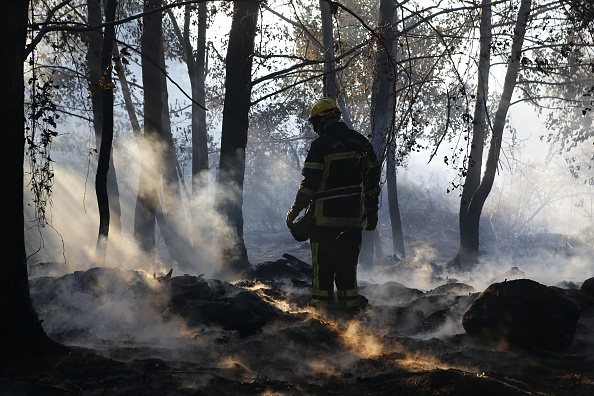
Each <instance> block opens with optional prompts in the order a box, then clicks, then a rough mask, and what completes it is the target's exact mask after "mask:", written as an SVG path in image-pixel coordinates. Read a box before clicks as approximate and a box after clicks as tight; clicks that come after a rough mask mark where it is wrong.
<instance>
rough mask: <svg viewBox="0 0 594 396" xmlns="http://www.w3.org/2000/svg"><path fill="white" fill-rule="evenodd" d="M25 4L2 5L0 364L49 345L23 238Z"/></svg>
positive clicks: (19, 0) (24, 1)
mask: <svg viewBox="0 0 594 396" xmlns="http://www.w3.org/2000/svg"><path fill="white" fill-rule="evenodd" d="M28 4H29V2H28V1H27V0H13V1H5V2H2V3H1V5H0V15H1V17H0V19H1V21H0V47H2V48H3V50H2V51H0V64H1V65H3V66H2V73H0V86H2V87H3V92H2V95H0V119H1V120H2V127H1V128H0V133H1V135H2V144H0V158H2V166H1V167H0V180H2V190H3V191H4V193H2V194H0V224H2V235H1V237H0V258H1V262H0V318H2V320H1V321H0V364H1V365H2V367H5V368H9V367H10V365H11V364H12V362H11V361H10V359H11V357H12V356H14V355H15V354H16V353H21V352H23V350H28V349H33V348H37V347H39V346H40V345H44V344H49V339H48V338H47V336H46V334H45V332H44V330H43V328H42V327H41V324H40V322H39V319H38V317H37V314H36V313H35V310H34V309H33V306H32V304H31V299H30V296H29V282H28V278H27V264H26V261H27V259H26V253H25V238H24V228H25V224H24V211H23V198H24V197H23V187H24V186H23V176H24V175H23V162H24V151H25V134H24V124H25V114H24V110H23V109H24V80H23V72H24V68H23V64H24V61H25V59H24V56H25V39H26V34H27V28H26V27H27V13H28Z"/></svg>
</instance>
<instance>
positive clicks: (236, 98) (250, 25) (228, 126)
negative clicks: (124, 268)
mask: <svg viewBox="0 0 594 396" xmlns="http://www.w3.org/2000/svg"><path fill="white" fill-rule="evenodd" d="M233 7H234V12H233V19H232V22H231V31H230V33H229V46H228V49H227V60H226V65H227V66H226V80H225V100H224V108H223V126H222V134H221V157H220V161H219V176H218V183H219V185H218V198H219V202H218V203H219V208H220V211H221V214H222V215H223V217H224V218H225V220H227V222H228V224H229V225H230V227H231V230H230V231H231V234H232V235H231V236H230V238H229V239H228V240H222V243H223V244H224V246H223V257H222V260H223V262H222V263H221V268H220V273H221V276H226V277H229V276H233V274H234V273H236V272H241V271H243V270H245V269H247V268H248V267H249V261H248V256H247V249H246V247H245V243H244V239H243V210H242V206H243V182H244V177H245V148H246V146H247V137H248V135H247V133H248V126H249V121H248V112H249V110H250V96H251V89H252V85H251V74H252V55H253V52H254V39H255V36H256V28H257V25H258V12H259V5H258V2H257V1H254V0H247V1H236V2H234V3H233Z"/></svg>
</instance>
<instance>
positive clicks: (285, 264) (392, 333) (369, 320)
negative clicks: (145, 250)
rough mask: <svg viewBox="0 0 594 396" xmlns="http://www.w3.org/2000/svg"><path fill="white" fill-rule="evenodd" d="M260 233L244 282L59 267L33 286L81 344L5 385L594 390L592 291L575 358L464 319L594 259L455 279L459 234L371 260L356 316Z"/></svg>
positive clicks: (61, 390)
mask: <svg viewBox="0 0 594 396" xmlns="http://www.w3.org/2000/svg"><path fill="white" fill-rule="evenodd" d="M288 238H290V236H289V237H288ZM246 242H247V245H248V249H249V252H250V260H251V262H252V263H258V264H257V265H255V266H254V271H253V272H252V273H251V276H250V277H249V279H244V280H240V281H236V282H232V283H227V282H221V281H219V280H216V279H210V278H209V277H206V278H203V277H201V276H189V275H181V274H176V273H175V272H174V273H173V276H172V277H171V278H167V277H163V276H157V277H155V276H153V274H147V273H144V272H142V271H127V270H119V269H116V268H89V269H87V270H84V271H77V272H74V273H66V274H60V273H59V271H58V270H56V269H55V268H54V269H52V267H51V265H46V267H45V271H46V273H45V274H38V275H39V276H36V277H33V278H32V279H31V280H30V283H31V295H32V300H33V303H34V306H35V308H36V310H37V312H38V314H39V317H40V319H42V320H43V321H44V322H43V325H44V328H45V330H46V332H47V333H48V335H49V336H50V338H51V339H53V340H55V341H57V342H59V343H61V344H63V345H66V346H67V349H57V350H55V351H54V352H52V353H46V354H44V355H43V356H42V357H39V356H38V357H29V356H22V357H21V358H20V359H16V360H15V361H14V364H13V365H12V366H11V367H10V368H8V369H7V370H5V372H4V373H2V375H1V376H0V394H2V395H4V394H6V395H66V394H84V395H98V394H101V395H129V394H138V395H186V394H188V395H190V394H191V395H397V394H398V395H438V394H439V395H572V396H574V395H575V396H582V395H594V304H590V303H591V302H592V300H584V301H582V302H581V303H580V307H581V309H582V314H581V317H580V321H579V322H578V326H577V331H576V334H575V338H574V341H573V344H572V345H571V346H570V347H568V348H567V349H566V350H563V351H554V352H553V351H546V350H540V349H536V348H529V349H517V348H513V347H510V346H509V345H497V346H493V345H483V344H481V343H480V342H478V341H476V340H473V339H471V338H469V337H468V336H467V335H466V333H465V332H464V329H463V327H462V324H461V319H462V315H463V314H464V312H465V311H466V310H467V309H468V307H469V306H470V305H471V304H472V302H473V301H474V299H475V298H476V297H477V295H478V294H479V293H480V292H481V291H482V290H484V288H485V287H486V286H487V285H488V284H489V283H491V282H494V281H502V280H503V279H513V278H516V277H524V276H525V277H529V278H537V279H536V280H537V281H543V280H542V279H539V277H543V276H544V275H543V274H546V280H548V281H549V283H551V279H553V278H555V276H557V277H558V279H556V282H554V285H555V286H558V287H561V288H568V289H571V288H574V289H576V288H579V286H580V283H581V282H583V281H585V280H586V279H588V278H590V277H592V276H594V274H593V273H591V270H592V263H591V262H589V263H586V264H583V263H584V262H583V261H576V257H570V256H568V255H566V254H561V255H559V254H558V253H554V254H552V255H551V256H550V257H553V259H554V260H556V261H557V266H558V267H565V269H566V270H565V271H564V272H563V271H560V272H558V273H557V274H554V273H552V272H549V269H550V266H549V265H547V264H546V263H544V262H543V261H542V259H539V260H533V261H531V260H529V259H528V258H527V257H526V256H522V257H521V258H519V259H517V260H516V261H513V260H512V261H509V260H506V261H505V262H502V263H501V264H500V265H499V266H497V265H495V264H493V263H492V262H491V263H490V264H489V266H488V267H487V264H481V266H482V267H481V268H479V269H478V271H477V272H474V273H465V274H452V273H449V272H447V271H446V270H445V268H444V263H443V262H440V261H439V260H434V259H435V258H437V259H439V255H437V256H435V255H434V253H431V252H435V251H439V252H441V253H442V255H444V256H445V255H449V254H450V253H451V252H450V251H447V250H445V249H446V247H445V245H448V246H451V244H450V242H451V241H447V242H448V243H447V244H444V247H439V246H437V247H436V246H433V247H428V246H427V245H426V244H424V243H423V242H422V241H421V240H412V239H410V240H407V241H406V242H407V246H409V247H410V257H411V258H410V259H407V260H405V261H402V262H399V261H395V260H393V259H391V258H389V257H386V258H385V259H382V260H380V261H379V262H378V263H376V266H375V267H374V268H373V269H364V268H362V269H361V271H360V289H361V290H360V294H361V295H363V296H365V298H364V299H362V301H363V302H364V303H366V305H365V308H364V309H363V310H362V311H361V312H359V313H356V314H351V313H347V312H342V311H340V310H339V309H337V308H336V309H331V310H330V311H321V310H316V309H313V308H311V307H309V306H308V299H309V294H310V289H309V288H308V282H309V280H310V277H311V268H310V267H309V268H308V267H307V265H304V264H303V262H305V263H310V262H311V261H310V259H309V250H308V246H307V244H299V243H295V242H293V241H291V240H290V239H287V235H285V234H282V235H280V234H278V235H277V234H274V233H270V234H267V233H254V234H252V235H249V236H248V237H247V240H246ZM454 246H455V244H454ZM444 251H445V253H444ZM285 253H289V254H290V256H285V258H283V254H285ZM293 257H295V258H297V259H295V258H293ZM589 257H592V256H591V255H590V256H589ZM518 262H520V263H524V265H523V266H519V265H518ZM512 266H518V267H519V268H518V269H512ZM570 266H575V267H577V269H576V273H577V275H573V273H571V274H570V273H569V272H568V271H567V268H569V267H570ZM588 271H590V272H589V273H588ZM41 275H44V276H41ZM161 275H163V274H161ZM456 275H457V276H456ZM580 276H581V277H583V279H581V281H580V279H578V278H579V277H580ZM576 277H577V278H576Z"/></svg>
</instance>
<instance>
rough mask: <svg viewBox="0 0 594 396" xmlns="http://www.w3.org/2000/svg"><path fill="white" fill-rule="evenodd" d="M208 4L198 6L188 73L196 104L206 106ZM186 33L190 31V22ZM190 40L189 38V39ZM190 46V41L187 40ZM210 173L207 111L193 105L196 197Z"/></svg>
mask: <svg viewBox="0 0 594 396" xmlns="http://www.w3.org/2000/svg"><path fill="white" fill-rule="evenodd" d="M206 16H207V10H206V3H205V2H203V3H200V4H198V46H197V50H196V61H195V62H194V64H195V67H194V70H192V71H190V70H189V66H188V72H189V73H190V75H191V76H192V75H193V76H194V84H193V85H192V98H193V99H194V101H195V102H198V103H203V104H206V87H205V85H204V81H205V79H206ZM186 24H187V26H186V28H185V29H184V31H185V32H188V31H189V20H188V21H187V22H186ZM188 38H189V37H188ZM187 41H188V44H189V39H188V40H187ZM206 171H208V135H207V131H206V110H204V109H203V108H201V107H200V106H198V105H197V104H196V103H193V104H192V186H193V188H192V191H193V192H194V195H195V194H196V192H197V191H198V190H199V189H200V188H201V186H202V185H201V183H202V178H203V177H204V175H203V173H204V172H206Z"/></svg>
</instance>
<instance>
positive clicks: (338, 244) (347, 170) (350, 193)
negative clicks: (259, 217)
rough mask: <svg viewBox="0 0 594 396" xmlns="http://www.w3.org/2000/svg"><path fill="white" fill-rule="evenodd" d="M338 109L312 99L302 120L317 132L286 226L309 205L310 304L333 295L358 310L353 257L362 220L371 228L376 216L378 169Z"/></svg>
mask: <svg viewBox="0 0 594 396" xmlns="http://www.w3.org/2000/svg"><path fill="white" fill-rule="evenodd" d="M340 117H341V111H340V109H339V108H338V106H337V105H336V102H335V101H334V100H332V99H330V98H323V99H320V100H318V101H317V102H316V103H315V104H314V105H313V107H312V109H311V112H310V114H309V118H308V119H307V120H308V121H309V122H310V123H311V125H312V127H313V129H314V131H315V132H316V133H317V134H318V135H319V137H318V138H317V139H315V140H314V141H313V142H312V143H311V146H310V149H309V153H308V155H307V158H306V159H305V163H304V165H303V170H302V174H303V181H302V182H301V185H300V187H299V190H298V191H297V195H296V197H295V202H294V203H293V205H292V206H291V209H290V210H289V212H288V213H287V217H286V221H287V226H288V227H289V228H292V226H293V222H294V220H295V219H296V218H297V216H298V215H299V213H300V212H301V211H302V210H303V209H305V208H306V207H308V206H310V204H311V206H310V208H309V209H308V213H313V217H314V219H315V227H314V229H313V232H312V235H311V237H310V244H311V254H312V265H313V282H312V301H311V303H312V305H314V306H317V307H326V308H327V307H328V306H329V305H330V304H331V303H332V301H333V300H334V283H336V290H337V300H338V303H339V305H340V306H342V307H345V308H347V310H353V311H355V310H358V309H359V294H358V287H357V261H358V257H359V251H360V249H361V233H362V222H363V219H366V228H365V229H366V230H369V231H372V230H374V229H375V227H376V226H377V221H378V216H377V212H378V195H379V179H380V172H381V168H380V165H379V163H378V161H377V159H376V156H375V153H374V151H373V148H372V146H371V143H370V142H369V141H368V140H367V139H366V138H365V137H364V136H363V135H361V134H360V133H359V132H356V131H353V130H351V129H349V128H348V127H347V126H346V125H345V124H344V123H343V122H342V121H340Z"/></svg>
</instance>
